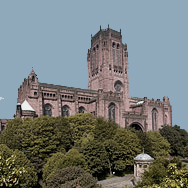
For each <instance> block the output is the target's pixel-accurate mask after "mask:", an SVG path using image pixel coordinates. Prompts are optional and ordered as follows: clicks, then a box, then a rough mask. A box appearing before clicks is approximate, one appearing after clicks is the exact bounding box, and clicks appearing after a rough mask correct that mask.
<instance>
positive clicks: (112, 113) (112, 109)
mask: <svg viewBox="0 0 188 188" xmlns="http://www.w3.org/2000/svg"><path fill="white" fill-rule="evenodd" d="M108 118H109V119H110V120H113V121H115V104H114V103H110V105H109V106H108Z"/></svg>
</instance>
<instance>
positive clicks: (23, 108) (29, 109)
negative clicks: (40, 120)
mask: <svg viewBox="0 0 188 188" xmlns="http://www.w3.org/2000/svg"><path fill="white" fill-rule="evenodd" d="M21 107H22V110H25V111H35V110H34V109H33V108H32V107H31V105H30V104H29V103H28V102H27V101H26V100H25V101H24V102H23V103H22V104H21Z"/></svg>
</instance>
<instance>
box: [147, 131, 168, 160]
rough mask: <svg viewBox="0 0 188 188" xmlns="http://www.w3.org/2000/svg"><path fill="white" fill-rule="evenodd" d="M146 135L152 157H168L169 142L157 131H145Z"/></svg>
mask: <svg viewBox="0 0 188 188" xmlns="http://www.w3.org/2000/svg"><path fill="white" fill-rule="evenodd" d="M147 136H148V138H149V140H150V142H151V149H152V154H151V156H152V157H154V158H157V157H160V158H161V157H162V158H163V157H165V158H166V157H169V152H170V144H169V143H168V141H167V140H166V139H165V138H163V137H162V136H161V135H160V133H159V132H155V131H149V132H147Z"/></svg>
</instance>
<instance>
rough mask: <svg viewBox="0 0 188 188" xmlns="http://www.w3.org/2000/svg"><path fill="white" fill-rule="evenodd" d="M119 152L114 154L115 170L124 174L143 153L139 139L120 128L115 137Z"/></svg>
mask: <svg viewBox="0 0 188 188" xmlns="http://www.w3.org/2000/svg"><path fill="white" fill-rule="evenodd" d="M114 141H115V142H116V143H117V150H116V151H115V152H114V169H115V170H116V171H118V172H123V171H125V170H126V168H127V167H130V166H133V159H134V157H136V156H137V155H138V153H140V152H141V147H140V144H139V139H138V137H137V136H136V134H134V133H132V132H131V131H130V130H128V129H122V128H119V129H118V130H117V132H116V134H115V136H114Z"/></svg>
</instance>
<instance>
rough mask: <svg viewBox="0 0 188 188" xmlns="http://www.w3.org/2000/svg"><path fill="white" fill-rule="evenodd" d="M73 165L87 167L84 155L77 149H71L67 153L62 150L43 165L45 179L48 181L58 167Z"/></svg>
mask: <svg viewBox="0 0 188 188" xmlns="http://www.w3.org/2000/svg"><path fill="white" fill-rule="evenodd" d="M71 166H77V167H81V168H83V169H87V168H86V161H85V159H84V156H83V154H81V153H79V151H78V150H77V149H70V150H69V151H68V152H67V153H66V154H64V153H61V152H58V153H55V154H53V155H52V156H51V157H50V158H48V160H47V163H46V164H45V165H44V167H43V180H44V181H47V180H48V179H49V178H50V177H51V176H52V175H53V174H54V173H55V172H56V170H57V169H62V168H65V167H71Z"/></svg>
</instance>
